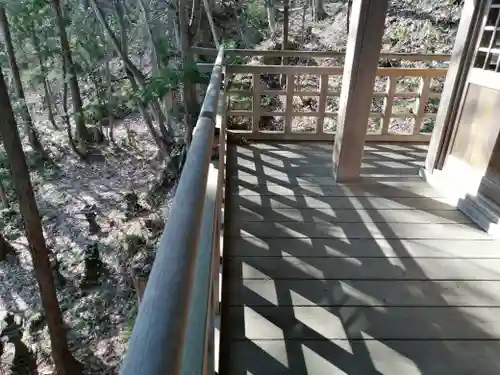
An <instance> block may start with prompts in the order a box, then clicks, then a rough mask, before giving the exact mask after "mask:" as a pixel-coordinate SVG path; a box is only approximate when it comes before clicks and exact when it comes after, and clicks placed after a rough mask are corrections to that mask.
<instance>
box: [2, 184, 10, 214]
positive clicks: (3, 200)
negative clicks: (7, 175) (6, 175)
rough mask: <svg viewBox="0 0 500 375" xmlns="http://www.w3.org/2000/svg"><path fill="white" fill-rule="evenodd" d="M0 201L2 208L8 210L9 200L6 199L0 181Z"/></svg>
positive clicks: (3, 187)
mask: <svg viewBox="0 0 500 375" xmlns="http://www.w3.org/2000/svg"><path fill="white" fill-rule="evenodd" d="M0 201H2V206H3V208H9V206H10V205H9V198H7V193H6V192H5V186H3V181H2V180H1V179H0Z"/></svg>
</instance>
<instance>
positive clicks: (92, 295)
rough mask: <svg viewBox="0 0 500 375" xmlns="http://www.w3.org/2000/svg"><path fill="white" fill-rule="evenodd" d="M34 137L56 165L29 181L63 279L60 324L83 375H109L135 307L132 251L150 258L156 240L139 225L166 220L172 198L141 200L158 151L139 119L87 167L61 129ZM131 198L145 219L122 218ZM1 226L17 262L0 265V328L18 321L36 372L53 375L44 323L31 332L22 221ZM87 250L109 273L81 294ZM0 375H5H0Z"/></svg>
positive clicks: (33, 303)
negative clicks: (130, 137)
mask: <svg viewBox="0 0 500 375" xmlns="http://www.w3.org/2000/svg"><path fill="white" fill-rule="evenodd" d="M124 122H127V123H128V124H127V125H128V126H129V127H130V129H131V130H132V131H134V132H135V135H134V140H135V144H134V147H131V146H130V145H128V144H126V143H125V140H126V139H127V137H126V131H125V126H124ZM40 135H41V139H42V142H43V143H44V144H45V145H49V146H48V149H49V150H50V154H51V155H52V158H53V162H54V165H48V164H46V165H44V166H40V165H39V166H38V169H35V170H34V171H33V172H32V175H31V176H32V181H33V184H34V186H35V190H36V198H37V203H38V207H39V210H40V215H41V216H42V222H43V227H44V232H45V238H46V240H47V244H48V246H49V247H50V249H51V250H52V252H53V253H54V254H56V256H57V259H58V261H59V262H60V272H61V274H62V275H63V276H64V278H65V279H66V284H65V285H64V286H60V287H59V288H58V295H59V300H60V302H61V308H62V310H63V312H64V319H65V321H66V322H67V323H68V325H70V326H71V330H70V331H69V340H70V344H71V346H72V349H73V351H74V353H75V355H76V357H77V358H78V359H80V360H81V361H82V362H83V363H85V367H86V368H87V370H88V371H89V373H92V374H115V373H117V366H118V364H119V361H120V358H121V356H122V354H123V351H124V349H125V343H126V341H127V338H128V336H129V334H130V328H131V325H132V321H133V317H134V316H135V313H136V306H137V302H136V301H137V300H136V296H135V291H134V289H133V285H132V283H131V276H130V270H129V265H130V262H131V258H132V257H133V256H134V255H136V254H135V253H136V252H137V251H139V252H141V253H142V254H141V255H143V256H147V255H151V254H152V252H153V250H154V249H155V245H156V240H157V238H158V236H157V235H158V233H151V232H150V230H149V229H148V228H146V227H145V219H147V218H150V217H151V216H152V215H153V216H154V215H156V216H158V215H159V217H166V215H167V214H168V210H169V206H170V202H171V196H172V193H171V194H169V195H168V196H166V197H165V201H164V202H163V204H162V205H161V206H160V207H151V206H149V205H148V203H147V202H146V200H145V199H144V198H145V196H146V194H147V192H148V190H149V188H150V187H151V185H152V184H153V183H154V182H155V181H156V176H157V173H158V172H159V171H160V170H161V165H160V163H158V162H156V161H155V153H156V146H155V144H154V143H153V142H152V140H151V139H150V137H149V134H148V133H147V131H146V129H145V126H144V125H143V122H142V119H141V118H140V117H138V116H130V117H128V118H126V119H125V120H123V121H121V122H120V123H118V124H117V126H116V130H115V139H116V141H117V142H116V143H117V144H116V145H106V146H103V147H100V153H101V157H102V161H99V162H93V163H92V164H86V163H82V162H81V161H79V160H78V159H77V158H76V157H75V155H74V154H71V153H70V149H69V147H68V146H67V137H66V134H65V132H63V131H62V130H60V131H57V130H53V129H50V128H48V127H45V128H42V131H41V134H40ZM26 150H27V155H28V160H29V161H30V156H32V154H31V151H30V149H29V147H26ZM131 191H133V192H135V193H137V195H138V196H139V198H140V202H139V203H140V204H141V205H142V206H143V207H144V208H145V210H144V211H145V212H144V213H143V214H142V215H139V216H138V217H134V218H131V219H127V218H126V204H125V201H124V195H125V194H126V193H129V192H131ZM89 205H90V206H91V205H95V207H96V212H97V223H98V224H99V226H100V227H101V228H102V230H101V232H100V233H99V234H97V235H91V234H89V225H88V223H87V221H86V219H85V216H84V215H83V211H84V208H85V207H86V206H89ZM8 213H9V211H7V210H4V211H2V214H5V215H7V214H8ZM3 221H4V222H5V223H6V226H5V227H4V228H3V229H2V232H3V234H4V235H5V237H6V238H7V239H9V240H10V241H11V244H12V245H13V246H14V247H15V248H16V249H17V250H18V259H17V260H16V259H10V260H8V261H5V262H2V263H0V321H1V320H2V311H3V313H4V314H5V312H7V311H8V312H10V313H14V314H15V315H16V316H17V317H19V320H21V319H22V322H21V321H20V322H19V323H20V325H21V326H22V333H23V341H24V343H25V344H26V345H27V346H28V348H30V349H32V350H33V351H34V352H36V353H37V361H38V362H39V364H40V366H39V373H40V374H52V369H51V366H50V365H49V364H50V345H49V336H48V331H47V328H46V326H45V325H44V324H43V323H42V324H40V325H39V327H38V328H36V327H35V329H33V326H34V325H36V324H37V323H36V320H37V319H39V318H40V313H41V312H42V311H43V310H42V307H41V304H40V298H39V292H38V287H37V285H36V281H35V279H34V275H33V272H32V271H33V266H32V262H31V258H30V256H29V252H28V251H27V241H26V238H25V236H24V235H23V234H22V224H21V222H22V220H21V218H20V217H13V218H10V220H3ZM137 238H142V239H144V240H145V243H140V244H139V245H138V246H139V247H140V248H139V249H131V246H130V240H132V241H134V240H135V241H136V240H137ZM92 243H96V244H97V245H98V249H99V252H100V255H101V260H102V261H103V262H104V264H105V266H106V268H107V269H108V271H109V273H108V274H107V275H105V276H102V277H101V278H100V280H99V281H100V285H99V286H98V287H95V288H83V287H82V286H81V284H82V282H83V278H84V274H85V272H84V268H85V267H84V253H85V249H86V247H87V246H88V245H89V244H92ZM131 252H133V253H134V254H131ZM148 253H149V254H148ZM0 331H1V326H0ZM44 369H45V370H44ZM0 370H1V368H0ZM0 374H2V375H4V373H2V371H0Z"/></svg>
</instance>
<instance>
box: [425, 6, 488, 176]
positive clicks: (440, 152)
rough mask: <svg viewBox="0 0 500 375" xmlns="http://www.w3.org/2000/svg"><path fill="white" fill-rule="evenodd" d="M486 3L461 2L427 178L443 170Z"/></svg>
mask: <svg viewBox="0 0 500 375" xmlns="http://www.w3.org/2000/svg"><path fill="white" fill-rule="evenodd" d="M490 2H491V0H465V3H464V7H463V9H462V14H461V18H460V24H459V27H458V32H457V37H456V39H455V44H454V46H453V51H452V54H451V59H450V65H449V67H448V73H447V75H446V79H445V84H444V88H443V93H442V94H441V102H440V105H439V109H438V113H437V115H436V122H435V125H434V130H433V132H432V137H431V141H430V143H429V149H428V153H427V158H426V161H425V170H426V172H427V173H429V174H432V173H433V171H434V169H438V170H440V169H442V168H443V166H444V163H445V160H446V157H447V156H448V155H449V153H450V151H451V147H452V145H453V142H452V141H453V140H454V137H455V135H456V130H457V126H458V122H457V119H458V118H459V113H460V112H461V108H462V104H463V103H462V102H463V98H464V94H465V89H466V88H467V80H468V74H469V71H470V67H471V65H472V63H473V61H474V57H475V55H476V47H477V44H478V43H479V36H480V31H481V26H482V24H483V22H484V15H485V9H486V6H488V5H489V4H490ZM471 51H473V53H471Z"/></svg>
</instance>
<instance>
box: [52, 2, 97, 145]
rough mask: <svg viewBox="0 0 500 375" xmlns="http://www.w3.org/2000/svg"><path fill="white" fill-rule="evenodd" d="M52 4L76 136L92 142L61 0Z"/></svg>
mask: <svg viewBox="0 0 500 375" xmlns="http://www.w3.org/2000/svg"><path fill="white" fill-rule="evenodd" d="M51 3H52V7H53V8H54V12H55V15H56V24H57V28H58V30H59V38H60V40H61V51H62V54H63V56H64V61H63V63H64V64H65V65H66V67H67V73H68V80H69V87H70V90H71V101H72V103H73V112H74V113H75V123H76V135H77V138H78V141H79V142H80V143H82V144H83V143H86V142H89V141H91V136H90V133H89V131H88V129H87V127H86V126H85V117H84V115H83V105H82V96H81V93H80V86H78V77H77V76H76V72H75V66H74V65H73V58H72V56H71V49H70V46H69V42H68V35H67V34H66V26H65V22H64V17H63V15H62V11H61V6H60V4H59V0H51Z"/></svg>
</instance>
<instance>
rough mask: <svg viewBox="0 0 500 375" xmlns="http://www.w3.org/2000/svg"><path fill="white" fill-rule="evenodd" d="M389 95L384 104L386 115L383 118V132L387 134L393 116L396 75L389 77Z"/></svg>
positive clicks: (387, 91)
mask: <svg viewBox="0 0 500 375" xmlns="http://www.w3.org/2000/svg"><path fill="white" fill-rule="evenodd" d="M387 79H388V82H387V90H386V93H387V97H386V98H385V104H384V117H383V119H382V132H381V134H387V131H388V130H389V125H390V124H391V116H392V103H394V94H395V93H396V83H397V80H396V77H387Z"/></svg>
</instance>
